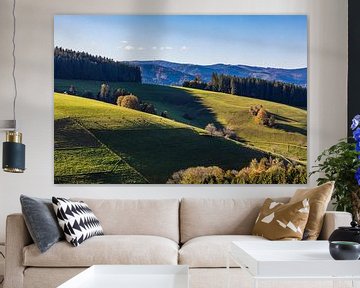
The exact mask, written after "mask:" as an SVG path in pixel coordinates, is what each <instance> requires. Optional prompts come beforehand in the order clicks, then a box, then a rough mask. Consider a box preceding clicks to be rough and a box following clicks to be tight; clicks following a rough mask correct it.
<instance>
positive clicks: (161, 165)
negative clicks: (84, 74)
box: [54, 80, 269, 184]
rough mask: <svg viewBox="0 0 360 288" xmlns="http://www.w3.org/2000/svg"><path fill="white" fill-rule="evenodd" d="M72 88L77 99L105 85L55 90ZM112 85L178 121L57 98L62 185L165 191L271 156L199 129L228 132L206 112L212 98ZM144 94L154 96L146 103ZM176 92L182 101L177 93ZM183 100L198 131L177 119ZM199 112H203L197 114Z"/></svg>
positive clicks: (57, 177) (57, 165)
mask: <svg viewBox="0 0 360 288" xmlns="http://www.w3.org/2000/svg"><path fill="white" fill-rule="evenodd" d="M69 83H71V84H72V85H76V88H77V89H78V91H79V90H81V89H84V90H87V91H89V90H91V89H93V91H97V89H98V87H99V82H92V81H77V80H76V81H68V82H67V81H63V80H55V90H56V91H61V90H62V87H64V86H66V85H68V84H69ZM100 84H101V83H100ZM111 85H114V86H116V85H119V86H120V85H121V86H120V87H124V88H126V89H129V90H130V91H131V92H132V93H134V94H135V95H137V96H139V97H140V98H141V100H145V96H142V95H148V96H147V97H148V98H146V100H147V101H149V102H150V99H152V98H154V99H156V101H155V100H154V101H151V103H154V104H155V106H156V108H157V109H160V110H162V109H165V108H166V110H167V111H168V112H169V114H170V117H171V118H172V119H166V118H163V117H160V116H156V115H152V114H147V113H143V112H139V111H136V110H131V109H127V108H123V107H118V106H116V105H112V104H108V103H104V102H100V101H97V100H92V99H87V98H82V97H77V96H70V95H67V94H63V93H55V94H54V110H55V124H54V125H55V129H54V130H55V135H54V136H55V155H54V158H55V159H54V162H55V183H57V184H61V183H67V184H74V183H77V184H90V183H97V184H101V183H108V184H109V183H110V184H116V183H121V184H131V183H137V184H146V183H166V181H167V180H168V179H169V177H170V176H171V175H172V174H173V173H174V172H176V171H179V170H181V169H186V168H188V167H193V166H219V167H221V168H223V169H240V168H243V167H245V166H247V165H248V164H249V163H250V161H251V160H252V159H254V158H261V157H264V156H269V154H268V153H267V152H265V151H262V150H260V149H257V148H255V147H250V146H249V145H246V144H243V143H239V142H236V141H233V140H227V139H225V138H221V137H211V136H209V135H208V134H207V133H206V131H204V130H203V129H202V128H200V127H203V126H205V125H204V124H205V123H209V122H213V123H219V125H221V121H223V120H222V118H221V117H220V114H219V115H217V113H220V112H216V110H215V109H211V108H206V109H205V106H204V105H205V103H206V102H205V101H204V100H202V97H205V96H201V95H200V93H199V95H198V96H193V94H192V93H191V92H193V93H196V91H187V90H185V89H181V88H173V87H162V86H155V85H140V84H138V85H135V84H126V83H117V84H113V83H111ZM142 88H143V89H144V90H145V91H151V93H146V92H142V93H144V94H142V95H140V91H141V89H142ZM156 88H157V89H158V92H156ZM135 89H138V90H136V91H137V92H135ZM159 91H160V92H159ZM174 91H176V92H177V94H176V95H175V94H173V93H171V92H174ZM174 95H175V96H174ZM182 95H187V96H186V97H188V98H187V103H186V104H184V105H189V107H192V109H193V111H194V113H195V112H197V113H198V114H197V115H198V116H197V117H198V118H197V119H194V120H193V123H182V122H186V121H180V119H181V118H182V116H181V113H182V112H179V111H181V110H178V112H177V113H175V112H176V111H177V110H176V108H177V107H182V105H180V104H178V102H177V101H183V100H182V99H181V98H182ZM205 98H206V97H205ZM161 99H165V100H166V101H165V100H164V101H163V102H164V103H162V105H163V106H161V108H160V105H157V104H156V103H160V102H161ZM174 99H177V100H174ZM179 99H180V100H179ZM175 102H176V103H175ZM200 108H201V109H202V110H201V111H199V110H197V109H200ZM182 109H183V108H182ZM184 111H185V110H184ZM201 115H203V116H202V117H200V116H201ZM217 117H218V118H217ZM216 119H218V121H216ZM195 120H196V121H195ZM208 120H210V121H208ZM212 120H214V121H212ZM201 121H204V122H201ZM190 122H191V121H190ZM191 124H193V125H191Z"/></svg>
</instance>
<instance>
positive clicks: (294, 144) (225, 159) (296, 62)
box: [54, 15, 308, 184]
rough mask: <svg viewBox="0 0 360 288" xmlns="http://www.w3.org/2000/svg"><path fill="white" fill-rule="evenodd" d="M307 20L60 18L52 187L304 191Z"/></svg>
mask: <svg viewBox="0 0 360 288" xmlns="http://www.w3.org/2000/svg"><path fill="white" fill-rule="evenodd" d="M307 62H308V61H307V16H306V15H169V16H165V15H57V16H55V17H54V174H55V175H54V183H55V184H306V183H307V98H308V97H307Z"/></svg>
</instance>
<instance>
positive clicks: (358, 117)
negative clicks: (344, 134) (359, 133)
mask: <svg viewBox="0 0 360 288" xmlns="http://www.w3.org/2000/svg"><path fill="white" fill-rule="evenodd" d="M359 124H360V115H356V116H355V117H354V118H353V119H352V124H351V130H355V129H356V128H357V127H359Z"/></svg>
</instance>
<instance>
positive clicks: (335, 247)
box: [329, 241, 360, 260]
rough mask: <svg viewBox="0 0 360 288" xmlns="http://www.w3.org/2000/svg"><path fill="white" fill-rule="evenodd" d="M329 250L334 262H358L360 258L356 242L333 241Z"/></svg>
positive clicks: (359, 250) (359, 248)
mask: <svg viewBox="0 0 360 288" xmlns="http://www.w3.org/2000/svg"><path fill="white" fill-rule="evenodd" d="M329 250H330V254H331V257H333V258H334V259H335V260H358V259H359V257H360V244H359V243H357V242H347V241H333V242H330V247H329Z"/></svg>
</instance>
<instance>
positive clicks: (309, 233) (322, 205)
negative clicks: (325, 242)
mask: <svg viewBox="0 0 360 288" xmlns="http://www.w3.org/2000/svg"><path fill="white" fill-rule="evenodd" d="M334 184H335V183H334V182H327V183H325V184H323V185H320V186H318V187H315V188H310V189H298V190H296V192H295V194H294V196H293V197H292V198H291V199H290V202H289V203H295V202H299V201H302V200H304V199H309V204H310V214H309V219H308V222H307V224H306V227H305V232H304V240H316V239H317V238H318V237H319V235H320V232H321V229H322V226H323V222H324V215H325V212H326V209H327V206H328V205H329V202H330V200H331V195H332V193H333V190H334Z"/></svg>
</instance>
